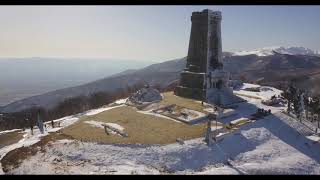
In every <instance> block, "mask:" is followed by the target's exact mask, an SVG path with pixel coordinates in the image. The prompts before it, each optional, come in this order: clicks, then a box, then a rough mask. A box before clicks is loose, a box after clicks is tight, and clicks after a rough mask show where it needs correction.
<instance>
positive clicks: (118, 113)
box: [62, 104, 205, 144]
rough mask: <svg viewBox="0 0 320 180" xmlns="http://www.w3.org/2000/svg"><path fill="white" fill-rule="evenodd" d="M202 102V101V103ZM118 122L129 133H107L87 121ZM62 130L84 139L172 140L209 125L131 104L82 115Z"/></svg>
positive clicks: (198, 134)
mask: <svg viewBox="0 0 320 180" xmlns="http://www.w3.org/2000/svg"><path fill="white" fill-rule="evenodd" d="M200 105H201V104H200ZM90 120H94V121H100V122H105V123H116V124H119V125H120V126H122V127H124V128H125V131H126V132H127V133H128V135H129V136H128V137H121V136H118V135H107V134H106V133H105V132H104V129H102V128H97V127H92V126H90V125H89V124H87V123H84V121H90ZM62 132H63V133H64V134H66V135H68V136H71V137H73V138H75V139H79V140H82V141H94V142H103V143H119V144H169V143H174V142H176V139H177V138H181V139H184V140H187V139H193V138H198V137H202V136H203V135H204V132H205V125H204V124H199V125H192V126H191V125H187V124H185V123H180V122H175V121H172V120H170V119H165V118H161V117H156V116H152V115H146V114H142V113H139V112H137V109H136V108H134V107H130V106H123V107H118V108H114V109H111V110H108V111H105V112H102V113H99V114H96V115H94V116H86V117H82V118H81V119H80V120H79V121H78V122H77V123H75V124H73V125H71V126H69V127H67V128H64V129H63V130H62Z"/></svg>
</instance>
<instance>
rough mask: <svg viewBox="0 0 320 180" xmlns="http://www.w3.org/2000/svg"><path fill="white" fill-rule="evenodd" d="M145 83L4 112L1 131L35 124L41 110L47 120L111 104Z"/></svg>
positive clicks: (159, 87) (42, 115)
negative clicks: (42, 105)
mask: <svg viewBox="0 0 320 180" xmlns="http://www.w3.org/2000/svg"><path fill="white" fill-rule="evenodd" d="M144 85H145V84H144V83H136V84H135V85H133V86H127V87H126V88H118V89H116V90H115V91H113V92H96V93H92V94H90V95H88V96H84V95H82V96H76V97H71V98H67V99H65V100H64V101H62V102H60V103H59V104H58V105H57V106H55V107H54V108H52V109H46V108H44V107H31V108H28V109H25V110H23V111H20V112H15V113H4V114H2V116H0V131H1V130H8V129H15V128H19V129H20V128H22V129H23V128H29V127H30V126H35V125H36V122H37V115H38V112H39V111H40V115H41V118H42V119H43V120H44V121H45V122H46V121H52V120H55V119H59V118H62V117H65V116H70V115H74V114H78V113H81V112H85V111H87V110H90V109H95V108H99V107H102V106H104V105H107V104H110V103H112V102H114V101H116V100H117V99H121V98H126V97H128V96H130V95H131V94H132V93H134V92H136V91H137V90H139V89H141V88H143V87H144ZM153 87H154V88H156V89H158V90H159V91H166V90H167V89H165V88H161V86H160V85H159V84H156V85H154V86H153Z"/></svg>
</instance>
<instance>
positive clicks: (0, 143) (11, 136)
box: [0, 131, 23, 149]
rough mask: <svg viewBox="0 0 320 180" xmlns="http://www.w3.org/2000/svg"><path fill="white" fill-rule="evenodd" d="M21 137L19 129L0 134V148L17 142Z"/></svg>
mask: <svg viewBox="0 0 320 180" xmlns="http://www.w3.org/2000/svg"><path fill="white" fill-rule="evenodd" d="M22 138H23V133H21V131H14V132H8V133H5V134H2V135H0V149H1V148H3V147H5V146H9V145H11V144H14V143H17V142H18V141H20V140H21V139H22Z"/></svg>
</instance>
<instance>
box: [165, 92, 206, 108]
mask: <svg viewBox="0 0 320 180" xmlns="http://www.w3.org/2000/svg"><path fill="white" fill-rule="evenodd" d="M163 96H164V99H163V100H162V101H161V102H160V104H161V105H169V104H176V105H178V106H182V107H186V108H188V109H192V110H195V111H199V112H203V113H206V112H205V111H203V109H204V108H205V107H204V106H202V104H201V101H197V100H193V99H188V98H183V97H180V96H176V95H174V94H173V92H172V91H170V92H166V93H163Z"/></svg>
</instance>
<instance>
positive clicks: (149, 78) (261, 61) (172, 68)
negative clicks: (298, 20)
mask: <svg viewBox="0 0 320 180" xmlns="http://www.w3.org/2000/svg"><path fill="white" fill-rule="evenodd" d="M266 49H267V48H262V50H261V51H259V52H258V51H257V50H255V51H248V52H250V53H247V54H245V53H243V54H242V55H240V54H239V53H230V52H225V53H223V54H224V55H223V58H224V67H225V69H226V70H228V71H230V72H231V74H232V78H234V79H236V78H240V77H244V78H245V79H246V80H247V81H253V82H257V83H261V84H266V85H272V86H276V87H277V86H279V84H283V83H284V84H286V83H288V81H289V80H290V79H294V80H295V81H296V82H297V84H299V85H301V86H302V87H304V88H310V89H311V90H312V92H313V93H317V92H318V90H319V89H320V88H319V87H320V57H319V56H317V54H315V52H313V53H311V51H310V50H308V49H306V48H294V47H291V48H273V49H270V48H269V50H268V51H269V53H270V52H271V53H270V54H268V53H267V50H266ZM303 49H304V50H303ZM252 52H255V53H252ZM284 52H285V53H284ZM185 65H186V58H185V57H184V58H181V59H175V60H170V61H166V62H163V63H158V64H153V65H150V66H147V67H145V68H142V69H131V70H126V71H123V72H121V73H118V74H115V75H113V76H110V77H107V78H103V79H100V80H97V81H94V82H91V83H87V84H84V85H81V86H75V87H71V88H65V89H61V90H56V91H53V92H49V93H45V94H42V95H38V96H33V97H30V98H26V99H22V100H19V101H16V102H13V103H11V104H8V105H6V106H4V107H3V108H2V109H0V110H1V111H2V112H18V111H21V110H23V109H26V108H29V107H32V106H34V105H38V106H43V107H46V108H52V107H54V106H55V105H57V103H59V102H61V101H63V100H64V99H66V98H70V97H74V96H79V95H89V94H91V93H94V92H99V91H108V92H112V91H116V90H117V89H118V88H125V87H127V86H130V85H133V84H135V83H138V82H147V83H149V84H151V85H153V84H161V85H162V86H163V87H166V86H168V85H170V84H172V83H173V82H176V81H177V80H178V79H179V73H180V72H181V71H182V70H183V68H185Z"/></svg>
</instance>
